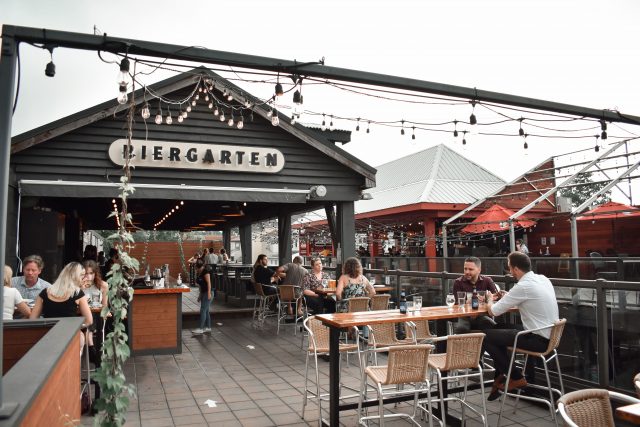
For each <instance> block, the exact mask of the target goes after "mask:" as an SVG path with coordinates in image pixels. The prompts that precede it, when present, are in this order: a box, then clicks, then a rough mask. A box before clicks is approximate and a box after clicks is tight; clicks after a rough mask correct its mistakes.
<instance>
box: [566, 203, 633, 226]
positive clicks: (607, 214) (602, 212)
mask: <svg viewBox="0 0 640 427" xmlns="http://www.w3.org/2000/svg"><path fill="white" fill-rule="evenodd" d="M631 216H640V209H638V208H636V207H635V206H629V205H625V204H624V203H617V202H609V203H605V204H604V205H600V206H598V207H595V208H593V209H591V210H590V211H588V212H585V213H583V214H582V215H581V216H579V217H578V218H576V219H577V220H578V221H586V220H595V219H616V218H627V217H631Z"/></svg>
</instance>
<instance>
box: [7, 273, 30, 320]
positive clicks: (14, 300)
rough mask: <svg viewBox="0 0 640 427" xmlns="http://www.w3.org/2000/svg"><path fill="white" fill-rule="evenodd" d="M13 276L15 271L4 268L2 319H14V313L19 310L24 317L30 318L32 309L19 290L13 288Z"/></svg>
mask: <svg viewBox="0 0 640 427" xmlns="http://www.w3.org/2000/svg"><path fill="white" fill-rule="evenodd" d="M11 276H13V271H12V270H11V267H9V266H8V265H5V266H4V280H3V282H4V286H3V292H4V299H3V300H2V318H3V319H4V320H10V319H13V312H14V310H15V309H16V308H17V309H18V311H19V312H20V314H22V315H23V316H24V317H29V315H30V314H31V309H30V308H29V306H28V305H27V303H26V302H25V300H23V299H22V295H20V292H18V290H17V289H15V288H12V287H11Z"/></svg>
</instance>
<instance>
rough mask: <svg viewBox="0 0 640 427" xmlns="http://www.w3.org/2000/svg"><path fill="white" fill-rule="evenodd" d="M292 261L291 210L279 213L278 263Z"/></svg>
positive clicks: (282, 263) (283, 263)
mask: <svg viewBox="0 0 640 427" xmlns="http://www.w3.org/2000/svg"><path fill="white" fill-rule="evenodd" d="M289 262H291V212H289V211H281V212H280V213H279V214H278V265H285V264H287V263H289Z"/></svg>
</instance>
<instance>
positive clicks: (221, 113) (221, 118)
mask: <svg viewBox="0 0 640 427" xmlns="http://www.w3.org/2000/svg"><path fill="white" fill-rule="evenodd" d="M225 120H227V118H226V117H225V116H224V108H223V109H222V111H220V121H221V122H224V121H225Z"/></svg>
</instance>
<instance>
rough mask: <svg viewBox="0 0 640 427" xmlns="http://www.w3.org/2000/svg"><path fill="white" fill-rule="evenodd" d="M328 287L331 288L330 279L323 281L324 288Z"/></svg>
mask: <svg viewBox="0 0 640 427" xmlns="http://www.w3.org/2000/svg"><path fill="white" fill-rule="evenodd" d="M327 286H329V279H322V287H323V288H326V287H327Z"/></svg>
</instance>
